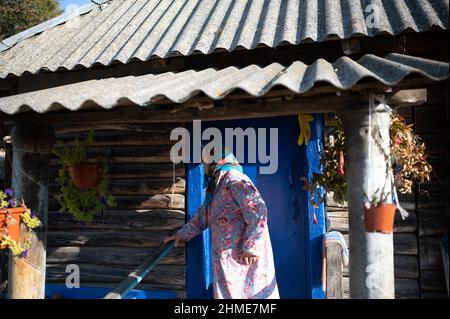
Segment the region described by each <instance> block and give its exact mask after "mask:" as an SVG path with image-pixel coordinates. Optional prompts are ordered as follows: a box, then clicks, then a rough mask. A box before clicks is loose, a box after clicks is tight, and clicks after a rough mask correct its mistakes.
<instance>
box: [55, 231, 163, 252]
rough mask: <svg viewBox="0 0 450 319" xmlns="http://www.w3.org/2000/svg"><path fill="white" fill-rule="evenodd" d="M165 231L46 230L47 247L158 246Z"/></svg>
mask: <svg viewBox="0 0 450 319" xmlns="http://www.w3.org/2000/svg"><path fill="white" fill-rule="evenodd" d="M167 235H169V233H168V232H167V231H162V232H158V231H153V232H148V231H147V232H142V231H133V232H130V231H117V230H112V229H102V230H90V231H89V230H87V231H86V230H81V231H80V230H75V231H69V230H64V231H49V232H47V236H48V238H47V245H48V247H64V246H83V247H135V248H150V247H155V248H156V247H159V246H161V245H162V241H163V239H164V237H165V236H167Z"/></svg>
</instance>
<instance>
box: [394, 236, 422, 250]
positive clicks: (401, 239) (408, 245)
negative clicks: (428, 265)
mask: <svg viewBox="0 0 450 319" xmlns="http://www.w3.org/2000/svg"><path fill="white" fill-rule="evenodd" d="M394 253H395V254H397V255H417V254H418V247H417V237H416V235H414V234H398V233H394Z"/></svg>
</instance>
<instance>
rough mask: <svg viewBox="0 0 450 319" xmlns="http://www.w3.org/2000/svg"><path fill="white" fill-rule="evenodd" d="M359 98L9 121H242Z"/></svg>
mask: <svg viewBox="0 0 450 319" xmlns="http://www.w3.org/2000/svg"><path fill="white" fill-rule="evenodd" d="M363 100H364V97H363V96H362V95H349V96H323V97H311V98H302V99H298V100H291V101H283V100H282V99H281V98H279V99H278V101H273V102H261V103H257V104H256V103H255V104H250V105H243V104H240V103H236V104H233V105H232V106H223V107H213V108H209V109H202V110H199V109H195V108H193V107H191V108H188V109H182V110H180V111H178V112H173V109H167V108H165V109H145V108H142V107H136V106H123V107H117V108H115V109H113V110H111V111H105V110H101V111H90V112H87V111H78V112H50V113H45V114H36V113H26V114H18V115H15V116H11V117H9V121H14V122H32V123H45V124H94V123H102V124H103V125H104V124H106V123H129V122H133V123H149V122H184V121H192V120H194V119H198V120H204V121H212V120H214V121H215V120H230V119H242V118H258V117H271V116H285V115H292V114H298V113H326V112H331V111H333V110H334V109H335V108H336V106H345V107H349V106H350V107H351V106H352V105H360V104H361V103H362V102H363Z"/></svg>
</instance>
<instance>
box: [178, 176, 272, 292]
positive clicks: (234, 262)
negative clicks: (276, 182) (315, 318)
mask: <svg viewBox="0 0 450 319" xmlns="http://www.w3.org/2000/svg"><path fill="white" fill-rule="evenodd" d="M208 226H209V227H210V230H211V250H212V263H213V282H214V298H217V299H236V298H238V299H249V298H256V299H266V298H279V294H278V286H277V282H276V278H275V267H274V262H273V254H272V245H271V242H270V237H269V230H268V225H267V208H266V204H265V203H264V201H263V199H262V198H261V196H260V194H259V192H258V190H257V189H256V188H255V186H254V185H253V183H252V182H251V180H250V179H249V178H248V177H247V176H246V175H245V174H243V173H241V172H239V171H237V170H230V171H228V172H224V173H223V174H221V176H220V178H219V181H218V185H217V187H216V191H215V193H214V194H213V198H212V202H211V204H210V206H209V209H207V208H206V207H205V206H203V205H202V206H200V208H199V209H198V211H197V212H196V214H195V215H194V216H193V217H192V218H191V219H190V220H189V221H188V222H187V223H186V224H185V225H184V226H183V227H182V228H181V229H180V230H179V231H178V232H177V234H178V235H179V236H181V237H182V238H183V240H185V241H189V240H190V239H191V238H193V237H195V236H197V235H199V234H200V233H201V232H202V231H203V230H205V229H206V228H207V227H208ZM243 251H245V252H248V253H250V254H252V255H255V256H258V261H257V262H254V263H253V264H251V265H245V264H243V263H240V262H239V257H240V255H241V253H242V252H243Z"/></svg>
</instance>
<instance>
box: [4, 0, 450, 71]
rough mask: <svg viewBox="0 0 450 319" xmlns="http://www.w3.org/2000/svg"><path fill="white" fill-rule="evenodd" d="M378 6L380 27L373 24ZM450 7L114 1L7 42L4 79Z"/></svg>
mask: <svg viewBox="0 0 450 319" xmlns="http://www.w3.org/2000/svg"><path fill="white" fill-rule="evenodd" d="M97 2H98V1H97ZM101 2H102V3H103V2H105V0H103V1H101ZM106 2H107V1H106ZM370 5H372V7H370ZM83 8H84V7H83ZM373 8H376V9H375V11H376V12H379V13H380V19H379V25H378V27H372V28H368V27H367V25H366V23H365V21H366V19H367V18H369V20H370V17H371V14H373V12H375V11H374V9H373ZM448 12H449V3H448V0H420V1H419V0H398V1H384V0H341V1H338V0H121V1H119V0H113V1H110V2H107V5H104V4H103V5H102V6H99V5H93V4H91V5H89V8H87V7H86V8H85V9H83V10H81V9H80V12H79V14H80V15H79V16H77V17H75V18H71V19H69V20H68V22H65V21H66V20H67V19H65V18H64V19H62V18H59V20H58V19H56V20H55V21H53V23H47V27H48V28H47V29H46V30H45V31H44V32H42V33H39V34H36V35H34V36H31V37H29V38H26V37H28V36H30V35H32V34H34V33H36V32H41V31H42V30H43V29H45V27H42V26H41V27H39V26H38V27H36V28H35V29H34V31H32V32H30V31H28V32H25V33H24V34H22V36H20V37H16V38H14V39H6V40H4V41H3V43H4V46H3V48H6V47H9V46H12V47H11V48H9V49H7V50H5V51H3V52H1V53H0V78H4V77H6V76H8V75H10V74H12V75H16V76H20V75H22V74H23V73H25V72H30V73H33V74H34V73H37V72H39V71H41V70H47V71H56V70H58V69H67V70H72V69H74V68H75V67H77V66H83V67H87V68H88V67H91V66H93V65H94V64H97V63H98V64H101V65H110V64H111V63H113V62H115V61H118V62H121V63H128V62H130V61H131V60H132V59H138V60H142V61H145V60H148V59H150V58H152V57H154V56H157V57H161V58H165V57H169V56H173V55H190V54H193V53H196V52H199V53H205V54H208V53H211V52H214V51H217V50H227V51H232V50H234V49H236V48H237V47H242V48H246V49H253V48H256V47H257V46H259V45H266V46H269V47H277V46H278V45H279V44H280V43H291V44H298V43H300V42H303V41H305V40H312V41H324V40H327V39H329V38H336V37H337V38H341V39H346V38H350V37H353V36H374V35H376V34H379V33H388V34H393V35H396V34H399V33H401V32H403V31H405V30H408V29H410V30H414V31H416V32H423V31H426V30H428V29H430V28H431V27H439V28H442V29H448ZM82 13H84V14H82ZM58 21H59V22H58ZM370 21H372V20H370ZM58 23H61V24H59V25H57V26H54V24H58ZM21 39H22V40H21ZM19 40H21V41H19ZM17 41H19V42H18V43H16V42H17ZM14 43H16V44H15V45H14Z"/></svg>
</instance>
